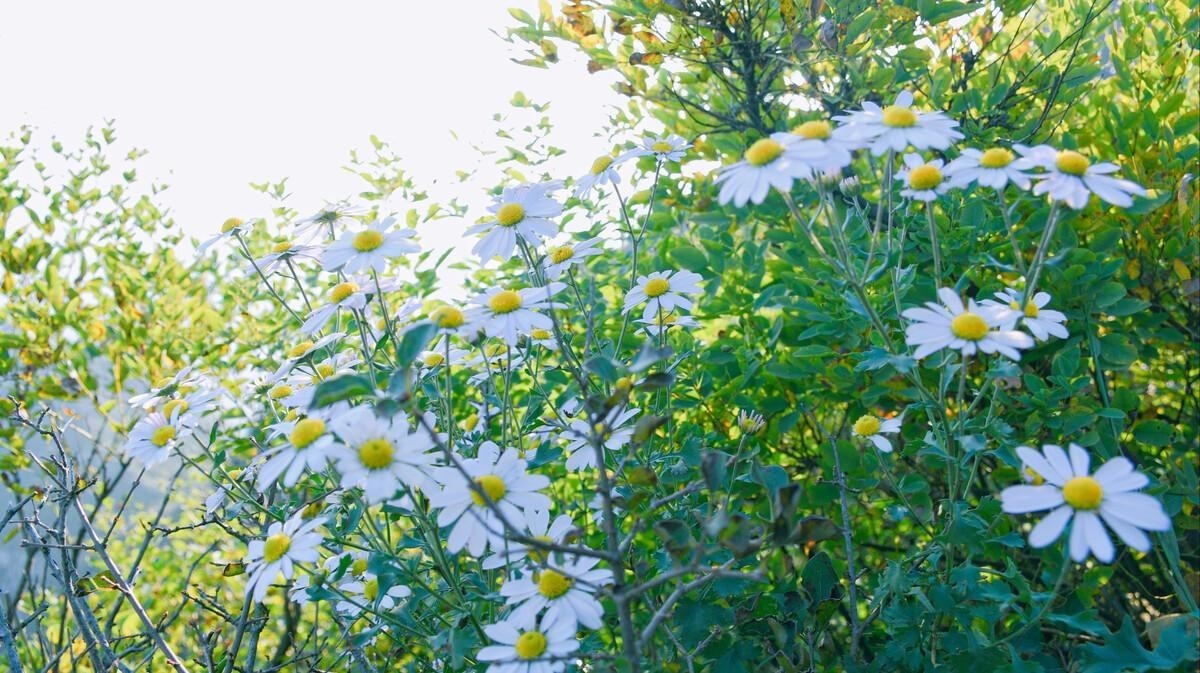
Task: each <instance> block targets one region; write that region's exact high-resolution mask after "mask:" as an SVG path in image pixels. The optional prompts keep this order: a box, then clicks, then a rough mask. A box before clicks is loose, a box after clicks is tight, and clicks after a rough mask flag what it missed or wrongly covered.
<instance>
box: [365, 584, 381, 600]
mask: <svg viewBox="0 0 1200 673" xmlns="http://www.w3.org/2000/svg"><path fill="white" fill-rule="evenodd" d="M377 596H379V580H378V579H370V580H367V581H366V582H363V598H365V599H367V600H368V601H374V600H375V598H376V597H377Z"/></svg>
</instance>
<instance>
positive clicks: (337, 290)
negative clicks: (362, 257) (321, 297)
mask: <svg viewBox="0 0 1200 673" xmlns="http://www.w3.org/2000/svg"><path fill="white" fill-rule="evenodd" d="M355 292H358V283H355V282H354V281H350V280H348V281H346V282H344V283H338V284H337V285H334V286H333V289H332V290H330V291H329V303H331V304H338V303H341V302H342V301H344V300H345V299H346V297H349V296H350V295H352V294H354V293H355Z"/></svg>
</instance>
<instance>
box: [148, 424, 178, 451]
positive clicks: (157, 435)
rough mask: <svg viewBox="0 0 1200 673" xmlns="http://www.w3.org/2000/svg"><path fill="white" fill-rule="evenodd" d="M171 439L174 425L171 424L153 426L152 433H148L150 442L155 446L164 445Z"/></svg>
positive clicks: (173, 435) (173, 437) (173, 436)
mask: <svg viewBox="0 0 1200 673" xmlns="http://www.w3.org/2000/svg"><path fill="white" fill-rule="evenodd" d="M172 439H175V427H174V426H171V425H164V426H161V427H158V428H155V429H154V434H152V435H150V442H151V443H153V444H154V445H155V446H166V445H167V442H169V441H171V440H172Z"/></svg>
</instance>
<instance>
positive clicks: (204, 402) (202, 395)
mask: <svg viewBox="0 0 1200 673" xmlns="http://www.w3.org/2000/svg"><path fill="white" fill-rule="evenodd" d="M202 385H203V384H202ZM175 394H176V395H177V396H172V397H169V398H161V397H160V398H159V399H158V401H159V404H156V405H155V409H154V410H156V411H161V412H162V414H163V416H166V417H167V419H168V420H170V421H171V422H172V423H174V424H175V425H177V426H180V427H193V426H195V425H196V424H198V423H199V422H200V419H201V418H203V417H204V416H205V415H206V414H208V413H209V412H211V411H214V410H215V408H216V405H215V404H213V403H214V402H215V401H216V400H217V398H218V397H220V396H221V394H222V390H221V389H212V390H194V389H192V386H181V387H179V388H177V389H176V393H175Z"/></svg>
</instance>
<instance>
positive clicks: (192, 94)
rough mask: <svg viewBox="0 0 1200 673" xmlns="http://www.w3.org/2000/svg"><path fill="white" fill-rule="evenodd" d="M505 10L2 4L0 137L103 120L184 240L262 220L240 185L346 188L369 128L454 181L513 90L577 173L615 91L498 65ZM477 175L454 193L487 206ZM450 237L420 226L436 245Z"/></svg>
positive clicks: (75, 128)
mask: <svg viewBox="0 0 1200 673" xmlns="http://www.w3.org/2000/svg"><path fill="white" fill-rule="evenodd" d="M509 6H521V7H524V8H526V9H528V10H529V11H530V12H531V13H533V14H535V15H536V12H537V8H536V2H535V1H534V0H465V1H464V0H459V1H456V2H416V1H408V0H406V1H403V2H401V1H393V2H383V1H378V2H353V1H348V2H283V1H279V0H271V1H266V0H254V1H237V2H231V1H207V2H193V3H175V2H158V1H155V2H150V1H139V2H132V1H125V0H122V1H114V2H94V1H74V2H55V1H50V0H29V1H27V2H9V3H6V4H5V6H4V10H3V12H2V16H0V18H2V21H0V63H4V64H5V74H4V77H5V82H4V90H5V94H6V95H5V99H6V100H5V101H4V102H3V103H0V134H3V135H7V133H8V132H10V131H12V130H15V129H16V128H17V127H18V126H20V125H21V124H31V125H33V126H35V127H36V128H37V129H38V131H39V133H40V135H41V139H42V141H44V142H45V141H48V138H49V136H50V135H55V136H58V137H59V138H60V139H61V140H62V141H63V142H64V143H65V144H67V145H68V146H76V145H78V144H79V143H80V141H81V139H82V136H83V131H84V129H86V127H87V126H88V125H89V124H96V125H99V124H100V123H101V122H102V120H104V119H115V121H116V126H117V132H118V137H119V138H120V140H121V141H122V143H123V144H124V145H123V146H134V147H139V148H142V149H146V150H149V152H150V154H149V155H148V156H147V157H146V158H145V159H143V160H142V161H140V162H139V166H140V172H139V175H140V177H141V178H142V179H143V180H146V181H148V180H155V181H159V182H165V183H167V184H169V185H170V189H168V190H167V191H166V192H164V193H163V194H162V195H161V200H162V201H163V202H164V203H165V204H166V205H167V206H168V207H169V208H170V210H171V214H172V215H173V217H174V218H175V220H176V221H177V222H178V223H180V224H181V225H182V226H183V227H184V230H185V231H187V232H189V233H191V234H192V235H194V236H196V237H197V238H204V237H206V236H207V235H209V234H210V233H212V232H215V231H216V230H217V229H218V228H219V226H220V223H221V222H222V221H223V220H224V219H225V218H226V217H229V216H231V215H239V216H242V217H250V216H255V215H265V214H266V213H267V211H268V209H269V208H270V203H269V201H267V200H266V199H265V197H263V196H262V195H260V194H258V193H257V192H254V191H252V190H251V189H250V188H249V187H248V186H247V185H248V183H250V182H252V181H253V182H263V181H266V180H277V179H279V178H283V177H289V178H290V180H289V182H288V186H289V188H290V191H291V193H292V194H293V198H292V199H291V203H292V205H293V207H295V208H297V209H299V210H301V211H302V212H307V211H310V210H315V209H316V208H317V207H319V206H320V205H321V204H322V203H323V201H324V200H326V199H330V200H333V199H337V198H341V197H346V196H350V195H352V194H353V193H355V192H356V191H358V190H359V189H360V188H361V187H362V184H363V183H361V182H359V181H358V179H357V178H355V177H353V176H351V175H349V174H348V173H346V172H345V171H343V170H341V167H342V166H344V165H346V163H347V160H348V156H349V151H350V150H351V149H354V148H360V149H361V148H366V147H369V145H368V142H367V138H368V136H369V135H370V134H375V135H377V136H378V137H379V138H380V139H382V140H384V141H386V142H388V143H389V144H390V145H391V146H392V148H393V149H394V150H395V151H396V152H397V153H398V154H399V155H400V156H402V157H403V158H404V159H405V162H406V164H405V165H406V167H407V169H408V171H409V173H410V174H411V175H412V176H413V177H414V179H416V180H417V182H418V184H421V185H429V184H430V183H432V182H434V181H438V182H441V183H446V182H453V181H454V180H455V179H456V178H455V177H454V171H455V170H456V169H463V168H471V167H473V166H475V165H477V164H478V155H477V154H476V153H475V152H474V151H473V150H472V149H471V148H470V145H469V143H470V142H472V141H473V142H476V143H482V144H489V140H491V141H493V142H494V136H493V131H494V128H495V126H494V123H493V122H492V120H491V117H492V115H493V114H494V113H496V112H502V111H505V110H508V109H509V108H508V101H509V99H510V98H511V97H512V94H513V92H514V91H517V90H521V91H523V92H525V93H526V94H527V95H528V96H529V97H530V98H531V99H533V100H537V101H549V102H551V104H552V105H551V108H550V111H549V114H550V115H551V118H552V120H553V121H554V122H555V124H556V131H555V135H554V136H553V139H552V142H553V143H554V144H555V145H557V146H559V147H563V148H565V149H567V150H568V151H569V153H568V155H567V157H565V158H564V159H569V161H567V162H564V163H562V164H560V165H561V166H563V170H578V171H582V170H584V169H586V167H587V166H588V165H589V164H590V163H591V159H592V158H593V157H595V156H596V155H597V154H599V153H600V152H603V151H607V149H608V147H609V145H608V143H607V141H604V140H602V139H598V138H595V137H594V134H595V133H596V132H597V130H598V129H599V128H600V126H601V125H602V124H603V123H604V121H605V120H606V119H607V117H608V113H609V112H610V111H611V106H613V105H620V104H622V100H621V99H620V97H619V96H618V95H617V94H616V93H614V92H613V91H612V88H611V86H610V83H611V80H610V79H608V78H605V77H604V76H601V75H589V74H588V73H587V71H586V69H585V68H584V66H583V63H582V62H581V61H579V60H574V61H572V60H568V61H567V62H565V63H561V64H558V66H557V67H553V68H551V69H549V70H538V69H533V68H528V67H524V66H520V65H517V64H516V63H513V62H512V61H511V58H512V57H514V56H516V57H520V53H519V52H516V51H514V50H513V48H512V47H511V46H510V45H508V44H507V43H505V42H503V41H502V40H501V39H500V38H499V37H497V36H496V35H494V34H492V32H491V31H492V30H495V31H497V32H500V33H502V34H503V32H504V29H505V28H506V27H508V26H510V25H513V21H512V19H511V18H510V17H509V15H508V11H507V7H509ZM564 56H570V54H566V53H564ZM452 131H454V132H456V133H457V134H458V139H455V138H454V137H453V136H452V135H451V132H452ZM489 177H490V175H489ZM493 183H494V180H489V179H484V178H483V177H481V178H480V180H479V181H478V184H474V185H471V184H468V185H466V186H465V187H464V188H463V190H464V191H465V192H468V193H464V194H462V197H461V198H462V200H463V201H464V202H466V203H469V204H484V203H486V200H484V199H483V198H481V197H482V190H483V189H485V188H487V187H489V186H491V184H493ZM479 214H481V213H480V212H479V211H478V210H476V211H474V212H473V213H472V214H471V216H470V218H471V219H473V218H474V217H475V216H478V215H479ZM460 232H461V229H458V228H448V227H445V226H442V227H437V228H430V230H422V231H421V233H422V236H423V239H424V241H425V244H426V245H427V246H429V247H439V248H440V247H443V246H445V245H448V244H453V243H454V242H455V241H456V240H457V239H458V234H459V233H460Z"/></svg>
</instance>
